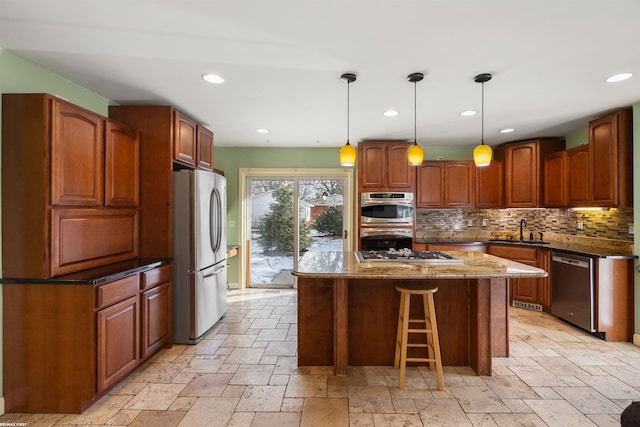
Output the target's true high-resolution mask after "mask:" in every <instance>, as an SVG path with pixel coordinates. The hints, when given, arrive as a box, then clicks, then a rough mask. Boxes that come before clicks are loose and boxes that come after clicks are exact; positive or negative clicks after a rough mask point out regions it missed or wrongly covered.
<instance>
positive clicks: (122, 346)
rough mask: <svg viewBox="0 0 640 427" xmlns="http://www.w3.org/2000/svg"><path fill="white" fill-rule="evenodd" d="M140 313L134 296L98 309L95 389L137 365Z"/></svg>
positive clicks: (114, 380) (105, 385)
mask: <svg viewBox="0 0 640 427" xmlns="http://www.w3.org/2000/svg"><path fill="white" fill-rule="evenodd" d="M139 316H140V313H139V302H138V296H137V295H136V296H133V297H131V298H129V299H126V300H124V301H122V302H120V303H118V304H114V305H112V306H110V307H107V308H105V309H104V310H100V311H98V392H102V391H104V390H105V389H107V388H108V387H110V386H112V385H113V384H115V383H116V382H117V381H118V380H119V379H120V378H122V377H124V376H125V375H127V374H128V373H129V372H131V371H132V370H133V369H134V368H135V367H136V366H137V365H138V360H139V348H140V339H139V337H140V335H139V331H140V323H139V320H138V319H139Z"/></svg>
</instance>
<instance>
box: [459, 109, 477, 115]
mask: <svg viewBox="0 0 640 427" xmlns="http://www.w3.org/2000/svg"><path fill="white" fill-rule="evenodd" d="M476 114H478V112H477V111H475V110H465V111H463V112H461V113H460V115H461V116H463V117H469V116H475V115H476Z"/></svg>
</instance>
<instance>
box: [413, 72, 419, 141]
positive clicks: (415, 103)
mask: <svg viewBox="0 0 640 427" xmlns="http://www.w3.org/2000/svg"><path fill="white" fill-rule="evenodd" d="M416 84H417V82H413V143H414V144H417V143H418V136H417V135H418V125H417V122H418V113H417V108H418V101H417V97H418V95H417V86H416Z"/></svg>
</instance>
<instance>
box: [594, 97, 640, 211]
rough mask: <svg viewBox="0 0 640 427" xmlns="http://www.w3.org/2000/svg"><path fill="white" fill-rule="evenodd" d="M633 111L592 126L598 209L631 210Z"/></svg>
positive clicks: (597, 121)
mask: <svg viewBox="0 0 640 427" xmlns="http://www.w3.org/2000/svg"><path fill="white" fill-rule="evenodd" d="M631 133H632V131H631V111H630V110H629V109H626V110H621V111H617V112H615V113H612V114H610V115H608V116H606V117H603V118H601V119H598V120H594V121H592V122H590V123H589V150H590V151H589V162H590V168H589V169H590V173H591V176H590V178H589V183H590V187H591V201H592V202H593V204H594V205H596V206H621V207H624V206H632V205H633V194H632V181H633V177H632V175H633V172H632V169H633V166H632V159H631V157H632V149H631Z"/></svg>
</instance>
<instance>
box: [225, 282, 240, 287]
mask: <svg viewBox="0 0 640 427" xmlns="http://www.w3.org/2000/svg"><path fill="white" fill-rule="evenodd" d="M227 289H240V283H238V282H227Z"/></svg>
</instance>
